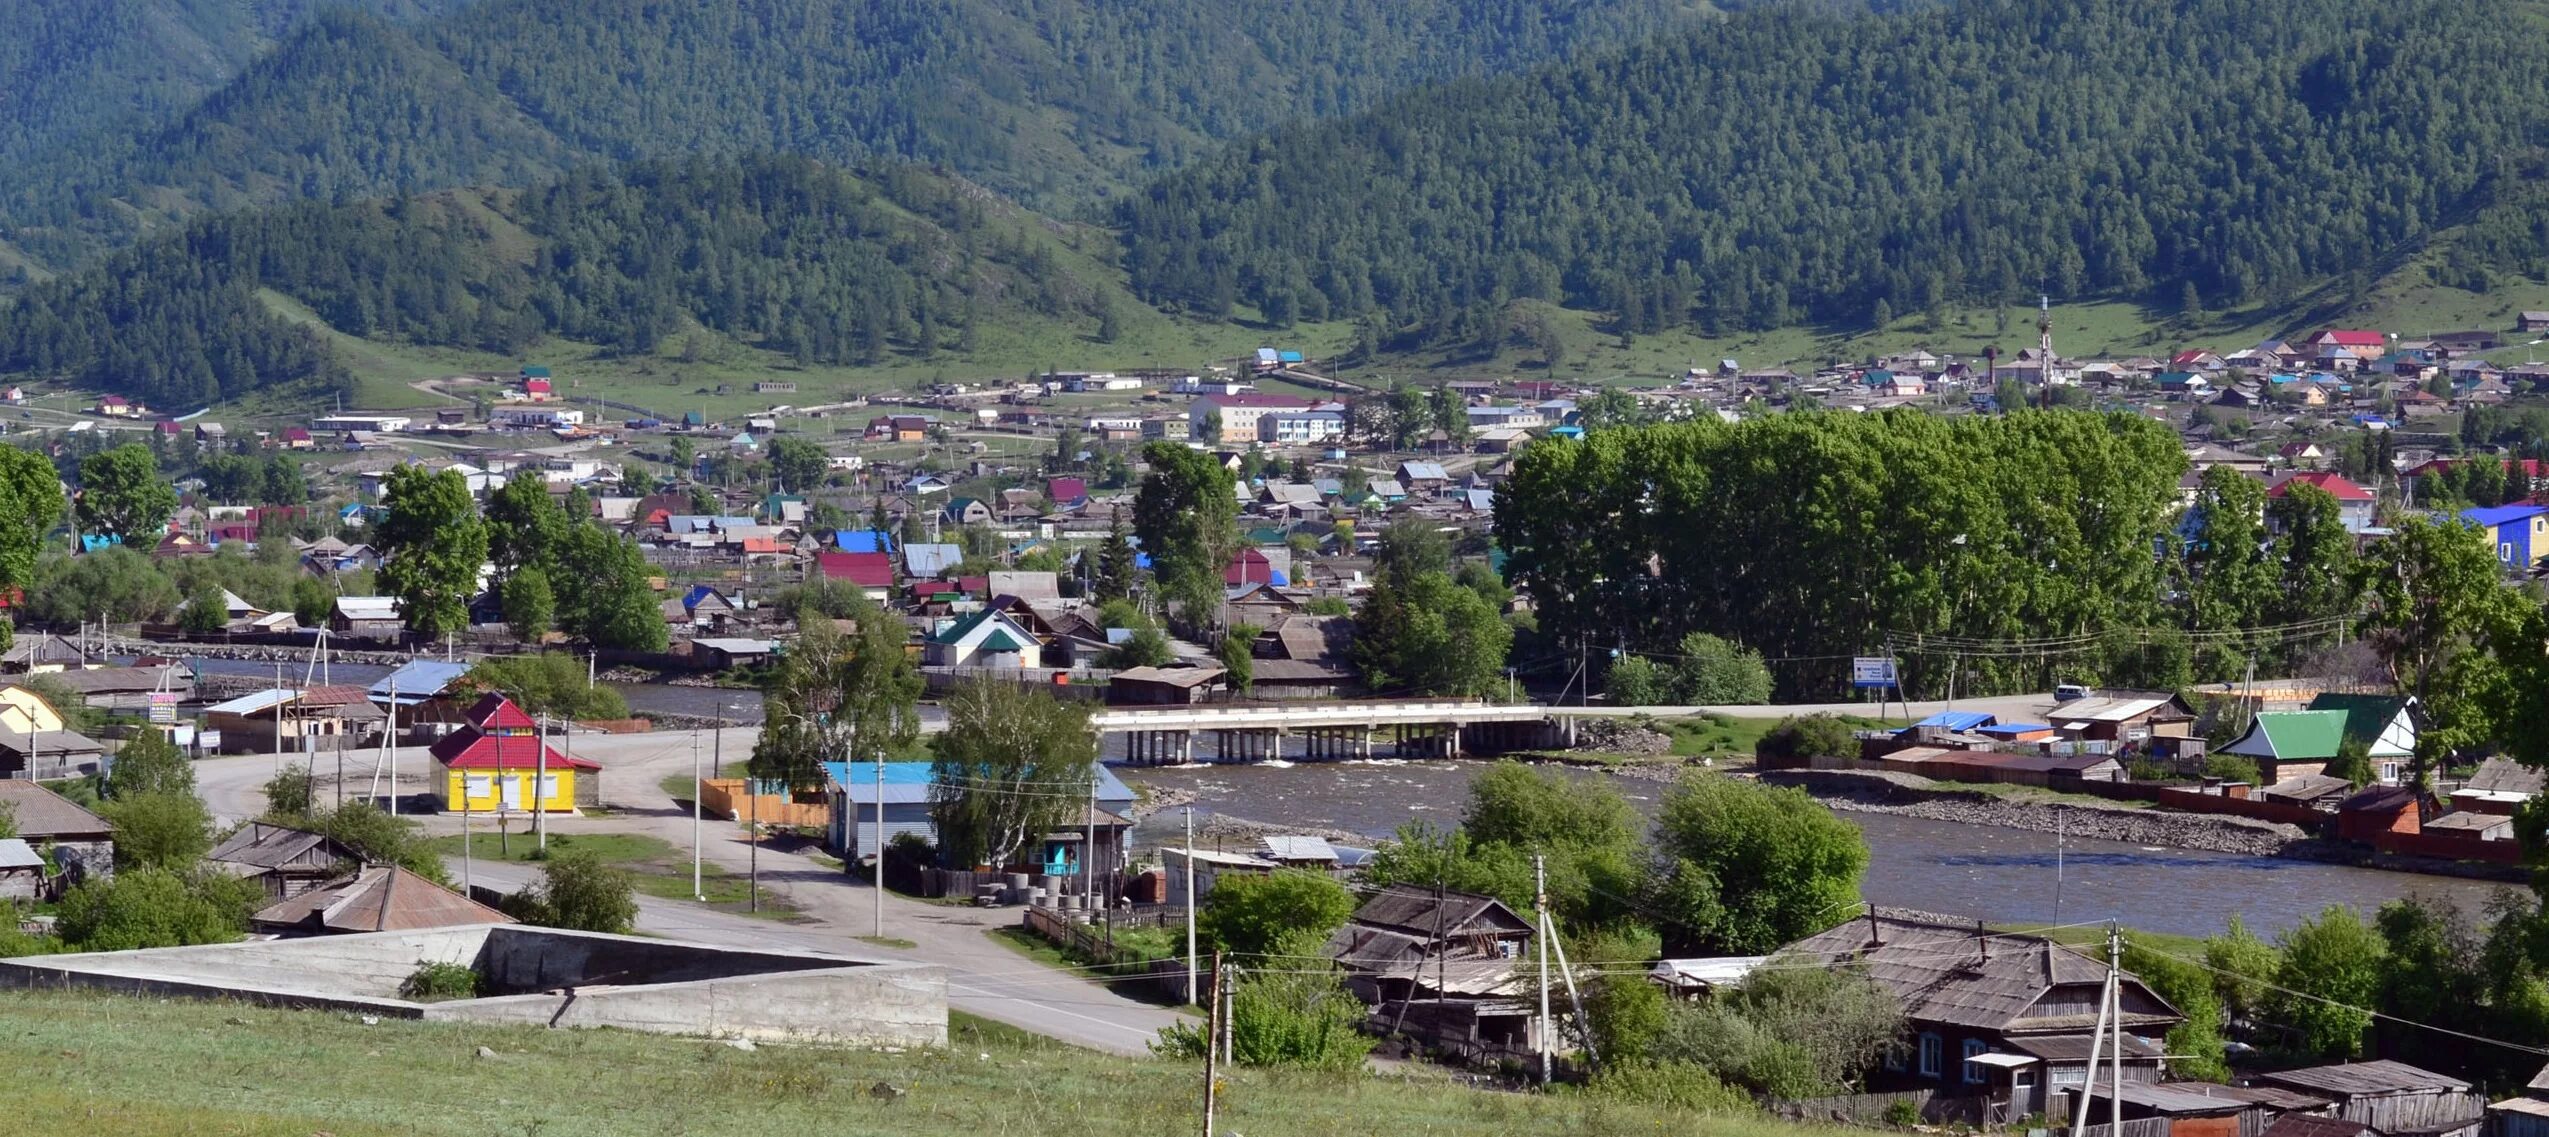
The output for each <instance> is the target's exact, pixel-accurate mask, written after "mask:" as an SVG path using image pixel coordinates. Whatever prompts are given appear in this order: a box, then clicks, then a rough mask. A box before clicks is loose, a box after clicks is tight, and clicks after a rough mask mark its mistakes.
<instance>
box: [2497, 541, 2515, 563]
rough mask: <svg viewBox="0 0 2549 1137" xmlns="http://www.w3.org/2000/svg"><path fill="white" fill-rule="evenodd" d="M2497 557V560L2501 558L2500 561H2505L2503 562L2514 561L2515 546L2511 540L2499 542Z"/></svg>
mask: <svg viewBox="0 0 2549 1137" xmlns="http://www.w3.org/2000/svg"><path fill="white" fill-rule="evenodd" d="M2496 559H2497V560H2500V561H2503V562H2505V563H2506V564H2512V563H2514V546H2513V542H2511V541H2506V542H2503V543H2501V544H2498V545H2497V546H2496Z"/></svg>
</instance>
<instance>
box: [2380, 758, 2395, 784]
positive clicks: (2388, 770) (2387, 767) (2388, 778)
mask: <svg viewBox="0 0 2549 1137" xmlns="http://www.w3.org/2000/svg"><path fill="white" fill-rule="evenodd" d="M2398 781H2399V764H2398V763H2396V762H2383V763H2381V782H2382V784H2384V785H2393V786H2395V785H2397V784H2398Z"/></svg>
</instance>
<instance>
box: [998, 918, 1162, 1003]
mask: <svg viewBox="0 0 2549 1137" xmlns="http://www.w3.org/2000/svg"><path fill="white" fill-rule="evenodd" d="M1139 915H1141V916H1147V917H1148V918H1147V919H1145V920H1144V921H1143V922H1142V923H1138V924H1128V923H1127V921H1126V920H1125V919H1124V918H1122V917H1119V918H1118V919H1117V920H1115V921H1114V927H1116V928H1122V927H1127V926H1131V927H1164V926H1166V925H1165V924H1164V923H1163V922H1162V921H1163V919H1164V917H1161V916H1159V915H1157V914H1156V913H1148V914H1139ZM1137 918H1138V917H1137ZM1185 919H1186V917H1185V913H1184V912H1183V911H1180V912H1178V913H1177V920H1178V923H1179V924H1180V925H1181V926H1182V925H1183V924H1184V922H1185ZM1022 924H1023V926H1024V927H1025V928H1026V929H1027V930H1028V931H1030V932H1033V933H1035V934H1037V935H1039V936H1042V937H1044V938H1045V939H1046V940H1048V941H1050V942H1052V944H1053V945H1054V946H1055V947H1058V948H1061V949H1062V950H1063V951H1064V952H1065V953H1068V954H1070V955H1073V956H1076V957H1078V958H1081V959H1086V960H1089V961H1090V962H1091V963H1093V964H1096V965H1097V966H1098V967H1099V968H1103V969H1104V970H1103V971H1100V970H1090V971H1087V972H1084V973H1083V974H1085V975H1087V976H1088V978H1090V979H1092V980H1095V981H1097V982H1100V983H1104V984H1106V985H1107V986H1109V987H1111V988H1114V989H1115V990H1116V991H1118V992H1124V993H1134V994H1137V996H1138V997H1143V998H1151V999H1157V1000H1160V1001H1162V1002H1169V1003H1183V1002H1186V1001H1188V1000H1187V997H1186V995H1187V992H1186V982H1187V970H1186V959H1185V957H1184V956H1182V955H1172V956H1169V957H1168V958H1165V959H1154V958H1151V957H1149V956H1146V955H1140V954H1137V953H1133V952H1129V951H1127V950H1125V949H1123V948H1120V947H1118V946H1117V945H1116V943H1115V940H1114V938H1113V936H1111V935H1110V934H1109V933H1110V932H1111V931H1112V929H1111V928H1109V927H1108V925H1107V924H1105V923H1097V924H1080V923H1074V922H1073V921H1071V920H1068V919H1065V918H1063V917H1062V915H1061V914H1060V913H1057V912H1054V911H1052V910H1051V909H1046V908H1036V907H1032V906H1031V907H1029V908H1028V909H1027V910H1026V915H1025V917H1024V919H1023V921H1022Z"/></svg>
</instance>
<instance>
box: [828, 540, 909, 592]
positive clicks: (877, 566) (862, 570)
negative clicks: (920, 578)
mask: <svg viewBox="0 0 2549 1137" xmlns="http://www.w3.org/2000/svg"><path fill="white" fill-rule="evenodd" d="M814 571H815V574H816V575H818V576H821V577H822V578H823V579H825V580H842V581H848V582H849V583H851V584H855V585H857V586H859V587H860V588H862V589H865V590H866V592H867V598H868V599H870V600H875V601H879V602H882V601H883V600H885V598H886V597H887V596H888V595H889V594H890V593H891V592H892V591H893V588H894V554H892V553H843V552H835V551H833V550H829V549H827V550H824V551H823V552H819V553H816V554H814Z"/></svg>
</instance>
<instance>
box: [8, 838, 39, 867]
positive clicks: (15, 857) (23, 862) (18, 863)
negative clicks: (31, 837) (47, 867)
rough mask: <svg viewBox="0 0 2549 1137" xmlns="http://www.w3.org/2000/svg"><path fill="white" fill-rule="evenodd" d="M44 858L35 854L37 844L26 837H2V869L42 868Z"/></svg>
mask: <svg viewBox="0 0 2549 1137" xmlns="http://www.w3.org/2000/svg"><path fill="white" fill-rule="evenodd" d="M43 867H44V858H42V857H39V856H37V855H35V846H33V845H29V844H27V842H26V838H24V837H5V838H0V869H40V868H43Z"/></svg>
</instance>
